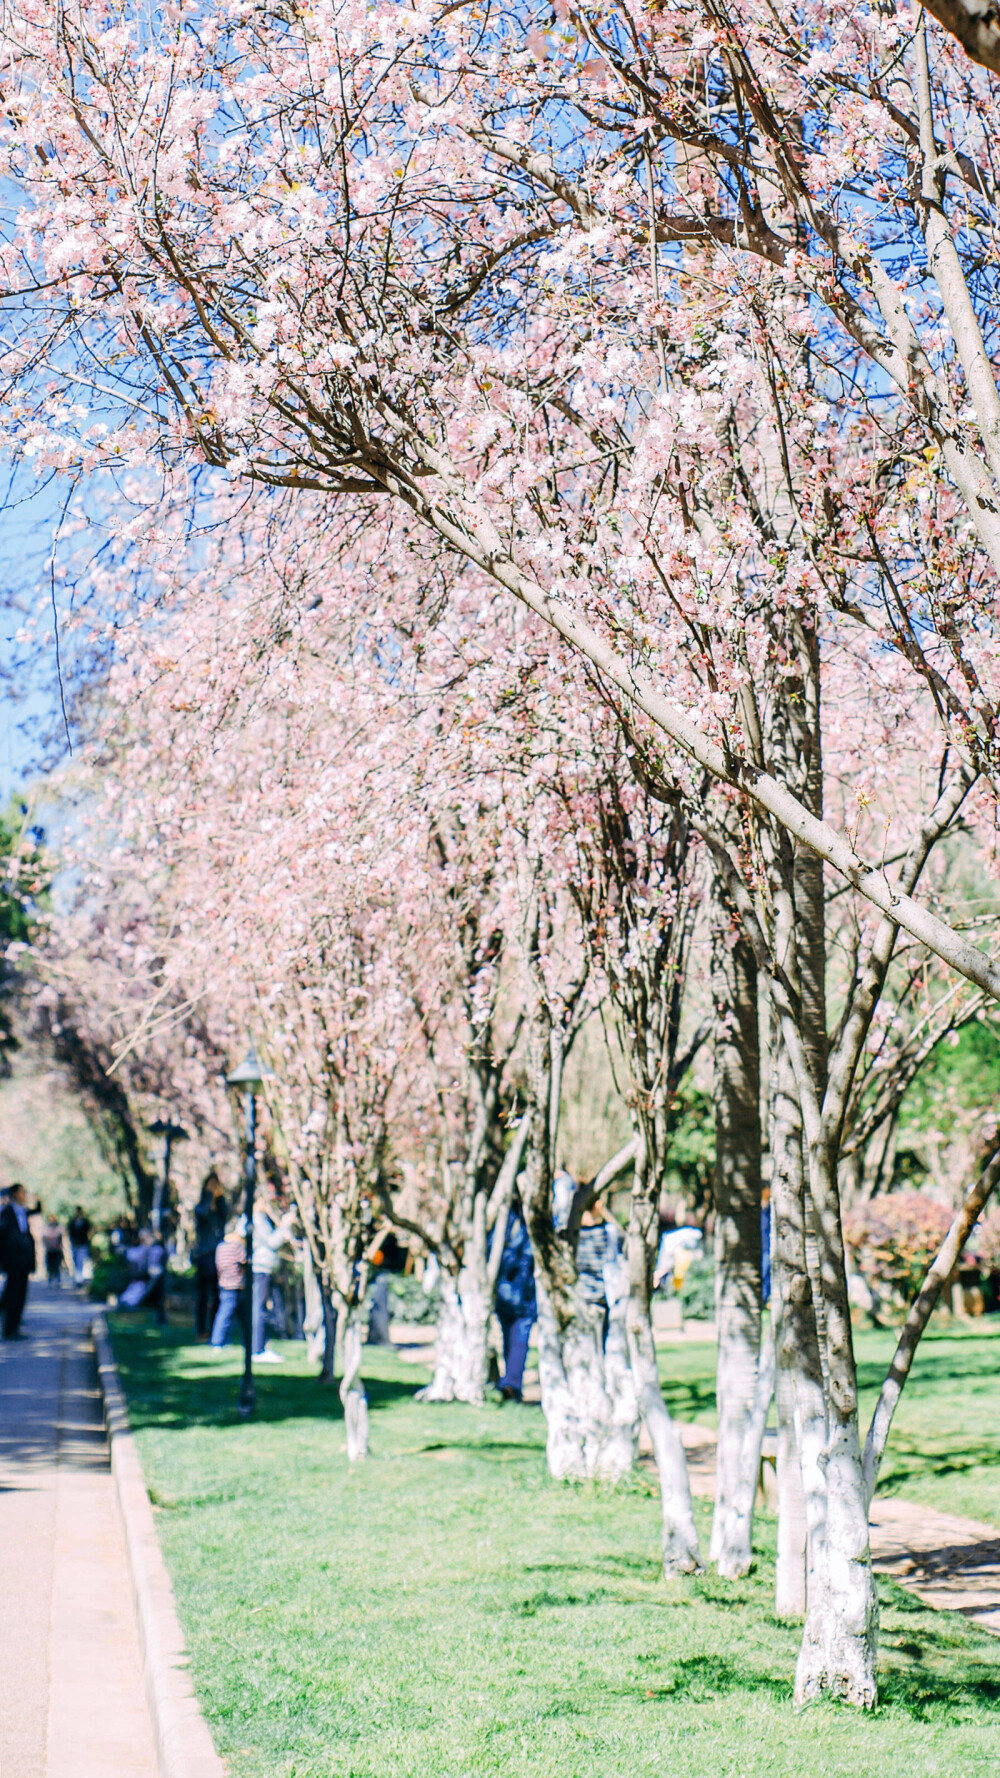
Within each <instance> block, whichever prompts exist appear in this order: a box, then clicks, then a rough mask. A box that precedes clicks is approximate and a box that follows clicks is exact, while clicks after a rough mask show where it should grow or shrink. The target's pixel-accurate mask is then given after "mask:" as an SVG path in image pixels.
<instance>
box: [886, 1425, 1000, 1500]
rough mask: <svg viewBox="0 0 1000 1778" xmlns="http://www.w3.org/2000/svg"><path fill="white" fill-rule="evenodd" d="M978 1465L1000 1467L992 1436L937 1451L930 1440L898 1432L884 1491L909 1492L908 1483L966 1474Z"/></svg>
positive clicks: (981, 1467) (998, 1454)
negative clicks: (935, 1477)
mask: <svg viewBox="0 0 1000 1778" xmlns="http://www.w3.org/2000/svg"><path fill="white" fill-rule="evenodd" d="M976 1469H1000V1451H998V1450H997V1447H996V1442H995V1441H993V1440H991V1441H989V1442H986V1441H985V1440H969V1441H967V1442H966V1443H965V1444H964V1445H962V1446H961V1447H960V1448H959V1449H958V1450H956V1449H955V1448H954V1445H949V1446H948V1448H947V1449H946V1450H942V1451H935V1450H934V1449H933V1446H932V1445H930V1444H929V1442H928V1441H922V1442H920V1443H918V1442H917V1441H916V1440H906V1439H902V1438H900V1437H899V1436H898V1435H897V1438H896V1443H895V1446H894V1447H893V1448H892V1449H891V1450H890V1451H889V1453H888V1454H887V1456H886V1460H885V1468H884V1470H883V1473H882V1476H881V1478H880V1492H881V1493H883V1494H897V1493H905V1491H906V1486H907V1483H909V1482H912V1481H926V1480H927V1478H928V1477H929V1476H931V1477H933V1476H946V1475H966V1474H968V1473H969V1472H970V1471H971V1470H976Z"/></svg>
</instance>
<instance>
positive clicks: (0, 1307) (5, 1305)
mask: <svg viewBox="0 0 1000 1778" xmlns="http://www.w3.org/2000/svg"><path fill="white" fill-rule="evenodd" d="M0 1195H2V1198H3V1207H2V1208H0V1268H2V1269H3V1271H5V1272H6V1274H7V1286H6V1289H5V1290H4V1293H3V1296H2V1297H0V1314H2V1316H3V1337H4V1339H5V1340H17V1339H24V1338H25V1336H24V1335H23V1334H22V1333H21V1332H20V1327H21V1316H22V1315H23V1314H24V1304H25V1299H26V1298H27V1295H28V1279H29V1278H30V1277H31V1274H32V1272H33V1271H34V1269H35V1239H34V1236H33V1235H32V1233H31V1229H30V1227H29V1225H28V1211H27V1207H26V1205H25V1201H24V1198H25V1192H24V1186H23V1185H9V1186H7V1188H6V1190H5V1191H4V1192H3V1193H2V1194H0Z"/></svg>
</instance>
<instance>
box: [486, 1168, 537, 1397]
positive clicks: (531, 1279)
mask: <svg viewBox="0 0 1000 1778" xmlns="http://www.w3.org/2000/svg"><path fill="white" fill-rule="evenodd" d="M496 1311H497V1320H498V1321H499V1323H500V1330H501V1332H502V1334H503V1363H504V1374H503V1376H502V1377H501V1378H500V1381H499V1383H498V1384H497V1388H498V1389H499V1391H500V1394H501V1396H502V1397H503V1400H504V1401H520V1400H521V1396H522V1393H523V1390H524V1364H525V1360H526V1358H527V1356H528V1341H529V1340H530V1338H531V1330H532V1328H533V1327H534V1325H535V1321H536V1320H537V1317H538V1304H537V1300H536V1297H535V1256H534V1254H533V1253H532V1251H531V1242H530V1240H529V1239H528V1225H527V1223H526V1222H525V1220H524V1212H523V1211H522V1209H521V1202H520V1199H519V1198H517V1197H515V1198H514V1200H513V1202H512V1204H511V1207H510V1215H509V1217H508V1219H507V1230H506V1234H505V1238H504V1244H503V1255H502V1257H501V1260H500V1270H499V1272H498V1274H497V1295H496Z"/></svg>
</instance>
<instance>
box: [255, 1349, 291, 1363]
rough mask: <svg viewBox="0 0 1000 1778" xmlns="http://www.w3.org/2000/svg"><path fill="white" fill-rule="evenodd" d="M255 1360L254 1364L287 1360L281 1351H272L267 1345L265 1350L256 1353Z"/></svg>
mask: <svg viewBox="0 0 1000 1778" xmlns="http://www.w3.org/2000/svg"><path fill="white" fill-rule="evenodd" d="M253 1361H254V1364H284V1362H285V1361H284V1359H283V1358H282V1356H281V1353H280V1352H271V1351H269V1350H268V1348H267V1347H266V1346H265V1348H264V1350H263V1352H255V1353H254V1355H253Z"/></svg>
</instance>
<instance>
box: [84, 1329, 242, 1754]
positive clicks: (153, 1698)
mask: <svg viewBox="0 0 1000 1778" xmlns="http://www.w3.org/2000/svg"><path fill="white" fill-rule="evenodd" d="M92 1332H93V1340H94V1352H95V1355H96V1358H97V1375H98V1381H99V1383H100V1389H101V1396H102V1399H103V1402H104V1424H105V1426H106V1427H107V1432H108V1443H109V1444H110V1446H111V1473H112V1476H113V1478H114V1484H115V1497H116V1499H117V1501H118V1511H119V1514H120V1517H121V1523H122V1529H123V1531H124V1534H125V1547H126V1551H127V1555H128V1565H129V1573H130V1574H131V1577H132V1601H133V1604H134V1606H135V1616H136V1623H137V1625H138V1630H139V1646H140V1649H141V1651H142V1670H143V1678H144V1680H145V1686H146V1702H147V1703H148V1705H149V1715H150V1719H151V1721H152V1725H153V1741H154V1744H155V1747H156V1758H157V1764H158V1767H159V1773H160V1778H225V1770H226V1768H225V1766H224V1765H223V1763H222V1761H221V1759H220V1758H219V1755H218V1754H217V1753H216V1751H215V1747H214V1744H213V1742H212V1737H211V1735H210V1733H209V1729H208V1724H207V1723H206V1721H205V1718H204V1717H203V1716H202V1714H201V1710H200V1709H199V1706H198V1700H197V1698H196V1697H195V1695H194V1690H193V1688H192V1685H191V1680H190V1678H189V1676H188V1673H187V1659H188V1657H187V1650H186V1649H185V1646H184V1634H183V1631H182V1630H181V1626H180V1620H179V1618H178V1616H177V1605H176V1602H175V1600H174V1589H173V1587H172V1586H171V1584H170V1576H169V1575H168V1573H167V1568H166V1563H165V1562H164V1560H163V1552H162V1550H161V1549H160V1540H159V1538H158V1537H157V1535H156V1525H155V1523H154V1520H153V1508H152V1506H151V1504H150V1499H149V1494H148V1492H147V1490H146V1479H145V1476H144V1475H143V1473H142V1464H141V1462H140V1460H139V1453H138V1451H137V1450H136V1444H135V1439H134V1438H133V1436H132V1429H131V1427H130V1426H129V1418H128V1407H127V1405H126V1402H125V1395H124V1392H123V1390H122V1386H121V1382H120V1380H119V1376H118V1366H117V1365H116V1363H115V1356H114V1352H113V1351H112V1347H111V1339H110V1335H109V1333H108V1324H107V1320H106V1319H105V1317H104V1315H96V1316H95V1317H94V1322H93V1329H92Z"/></svg>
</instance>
